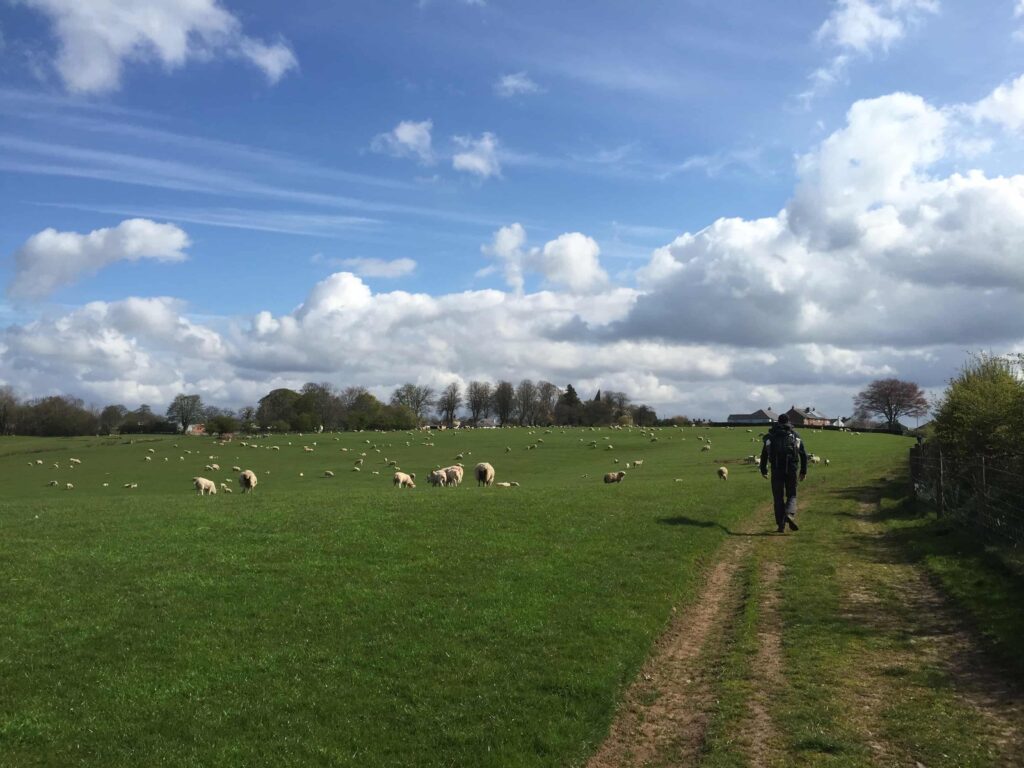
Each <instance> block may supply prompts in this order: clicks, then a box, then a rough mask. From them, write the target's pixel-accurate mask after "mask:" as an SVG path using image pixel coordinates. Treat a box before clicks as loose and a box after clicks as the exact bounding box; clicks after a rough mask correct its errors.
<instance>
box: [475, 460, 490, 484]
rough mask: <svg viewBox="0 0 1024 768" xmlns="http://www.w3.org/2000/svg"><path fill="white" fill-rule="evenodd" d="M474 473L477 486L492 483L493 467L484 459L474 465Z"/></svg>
mask: <svg viewBox="0 0 1024 768" xmlns="http://www.w3.org/2000/svg"><path fill="white" fill-rule="evenodd" d="M474 474H475V475H476V484H477V485H478V486H480V485H484V486H487V485H494V467H492V466H491V465H490V464H488V463H487V462H486V461H481V462H480V463H479V464H477V465H476V467H475V468H474Z"/></svg>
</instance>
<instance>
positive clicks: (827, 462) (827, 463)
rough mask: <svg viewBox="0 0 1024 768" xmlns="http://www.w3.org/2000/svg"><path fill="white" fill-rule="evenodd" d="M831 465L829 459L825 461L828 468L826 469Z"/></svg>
mask: <svg viewBox="0 0 1024 768" xmlns="http://www.w3.org/2000/svg"><path fill="white" fill-rule="evenodd" d="M829 463H830V462H829V459H825V466H826V467H827V466H828V465H829Z"/></svg>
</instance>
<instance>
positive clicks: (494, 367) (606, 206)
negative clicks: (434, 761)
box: [0, 0, 1024, 419]
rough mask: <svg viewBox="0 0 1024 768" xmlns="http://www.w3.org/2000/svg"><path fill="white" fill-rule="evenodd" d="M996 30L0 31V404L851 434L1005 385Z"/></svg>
mask: <svg viewBox="0 0 1024 768" xmlns="http://www.w3.org/2000/svg"><path fill="white" fill-rule="evenodd" d="M1022 246H1024V0H985V2H977V0H835V1H834V2H823V1H822V0H791V1H789V2H777V3H763V2H755V1H754V0H742V1H741V0H735V1H731V2H722V0H671V1H662V0H648V1H647V2H643V3H623V2H620V1H618V0H587V1H586V2H584V1H583V0H579V1H578V2H569V1H567V2H561V3H551V2H541V1H535V0H516V1H515V2H512V0H378V1H374V2H370V1H364V2H357V1H356V0H350V1H349V2H345V3H327V2H322V0H321V1H320V2H316V1H314V0H292V2H290V3H288V4H280V3H274V2H269V0H266V1H265V0H248V1H247V2H245V3H242V2H240V1H239V0H147V2H136V0H89V2H87V3H86V2H82V1H81V0H0V285H2V286H3V288H2V291H3V292H2V294H0V384H7V385H10V386H12V387H13V388H14V389H15V390H16V391H17V392H18V394H20V395H21V396H23V397H40V396H45V395H50V394H58V393H62V394H70V395H74V396H76V397H80V398H82V399H83V400H84V401H85V402H86V403H88V404H92V405H96V406H103V405H106V404H108V403H122V404H124V405H127V406H129V407H135V406H137V405H139V404H142V403H147V404H150V405H152V406H153V407H154V408H157V409H162V408H163V407H166V404H167V403H168V402H170V400H171V399H172V398H173V397H174V396H175V395H176V394H178V393H181V392H185V393H198V394H201V395H202V396H203V398H204V401H206V402H208V403H211V404H217V405H220V406H223V407H240V406H243V405H248V404H253V403H255V402H256V401H257V400H258V399H259V398H260V397H262V396H263V395H264V394H266V393H267V392H268V391H270V390H271V389H274V388H276V387H282V386H285V387H295V388H297V387H299V386H301V385H302V384H303V383H305V382H308V381H316V382H329V383H332V384H334V385H336V386H338V387H346V386H350V385H360V386H365V387H368V388H369V389H370V390H371V391H372V392H374V393H375V394H377V395H378V396H380V397H382V398H387V397H388V395H389V394H390V392H391V391H392V390H394V389H395V388H396V387H397V386H399V385H401V384H402V383H404V382H410V381H411V382H414V383H417V384H426V385H429V386H433V387H435V388H436V389H441V388H443V387H444V386H445V385H447V384H448V383H450V382H452V381H456V382H459V383H461V384H465V383H467V382H469V381H471V380H474V379H483V380H488V381H497V380H499V379H508V380H511V381H513V382H517V381H518V380H520V379H523V378H531V379H535V380H537V379H544V380H549V381H552V382H554V383H555V384H558V385H559V386H562V387H564V386H565V385H567V384H572V385H573V386H574V387H575V388H576V389H577V391H579V392H580V394H581V395H582V396H584V397H586V396H591V395H592V394H593V393H594V392H595V391H596V390H598V389H603V390H621V391H624V392H626V393H627V394H629V395H630V396H631V397H632V398H633V400H634V401H636V402H642V403H646V404H648V405H650V406H652V407H654V408H655V409H656V410H657V412H658V413H659V415H661V416H670V415H676V414H686V415H689V416H691V417H704V418H712V419H724V418H725V416H726V415H728V414H729V413H744V412H751V411H753V410H755V409H757V408H765V407H772V408H774V409H776V410H784V409H787V408H789V407H790V406H791V405H796V406H798V407H808V406H813V407H814V408H816V409H817V410H819V411H823V412H825V413H826V414H828V415H830V416H846V415H849V414H850V412H851V411H852V408H853V407H852V399H853V396H854V395H855V394H856V393H857V392H858V391H859V390H861V389H863V388H864V386H865V385H866V384H867V383H868V382H870V381H871V380H873V379H877V378H889V377H896V378H901V379H909V380H912V381H915V382H917V383H918V384H920V385H921V386H922V387H923V388H924V389H925V390H926V391H927V392H930V393H934V394H936V395H937V394H939V393H941V392H942V390H943V389H944V387H945V384H946V382H948V380H949V379H950V378H951V377H952V376H954V375H955V374H956V373H957V370H958V369H959V367H960V366H961V365H962V364H963V362H964V361H965V359H966V358H967V356H968V355H969V354H970V353H972V352H977V351H986V352H994V353H996V354H1003V353H1010V352H1021V351H1024V248H1022Z"/></svg>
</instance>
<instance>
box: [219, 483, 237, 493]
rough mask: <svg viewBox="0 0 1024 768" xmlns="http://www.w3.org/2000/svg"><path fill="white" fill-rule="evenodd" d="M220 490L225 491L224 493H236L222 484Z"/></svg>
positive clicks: (225, 484)
mask: <svg viewBox="0 0 1024 768" xmlns="http://www.w3.org/2000/svg"><path fill="white" fill-rule="evenodd" d="M220 489H221V490H222V491H224V493H234V491H232V490H231V489H230V488H228V485H227V483H221V484H220Z"/></svg>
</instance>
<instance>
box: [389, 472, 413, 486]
mask: <svg viewBox="0 0 1024 768" xmlns="http://www.w3.org/2000/svg"><path fill="white" fill-rule="evenodd" d="M415 478H416V475H407V474H406V473H405V472H395V475H394V478H393V482H394V484H395V485H396V486H398V487H399V488H415V487H416V483H415V482H414V481H415Z"/></svg>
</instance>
